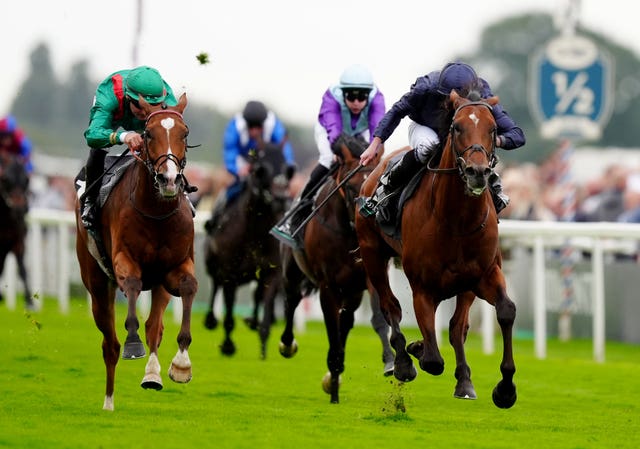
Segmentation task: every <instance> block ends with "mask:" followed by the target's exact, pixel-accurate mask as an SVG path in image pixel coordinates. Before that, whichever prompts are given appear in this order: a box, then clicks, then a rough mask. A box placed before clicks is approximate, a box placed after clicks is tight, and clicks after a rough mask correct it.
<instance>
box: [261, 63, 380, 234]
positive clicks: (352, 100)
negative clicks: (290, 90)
mask: <svg viewBox="0 0 640 449" xmlns="http://www.w3.org/2000/svg"><path fill="white" fill-rule="evenodd" d="M384 112H385V103H384V95H383V94H382V92H380V90H379V89H378V88H377V86H376V85H375V84H374V82H373V76H372V75H371V72H370V71H369V70H368V69H367V68H366V67H364V66H362V65H359V64H355V65H351V66H349V67H347V68H346V69H345V70H344V71H343V72H342V75H341V76H340V81H339V83H337V84H335V85H332V86H330V87H329V88H328V89H327V90H326V91H325V93H324V95H323V96H322V103H321V104H320V111H319V113H318V122H317V123H316V125H315V129H314V135H315V141H316V145H317V146H318V152H319V153H320V157H319V159H318V163H317V165H316V166H315V168H314V169H313V171H312V172H311V175H310V176H309V180H308V181H307V184H306V185H305V187H304V188H303V189H302V193H301V194H300V200H299V201H298V203H297V204H296V205H295V206H294V208H295V209H296V210H295V212H293V214H291V219H290V222H285V223H283V224H282V225H280V226H277V227H274V228H273V229H272V234H273V235H274V236H275V237H276V238H278V239H279V240H282V241H283V242H284V243H288V244H289V245H295V243H294V240H293V237H295V236H292V235H291V233H292V232H293V231H295V230H296V229H297V228H298V226H300V224H301V223H302V222H303V221H304V219H305V218H306V217H307V216H308V215H309V213H310V212H311V206H312V201H311V196H312V195H313V194H315V192H316V191H317V190H318V188H319V187H320V186H321V185H322V184H323V183H324V180H325V178H326V177H327V175H328V174H329V172H330V167H331V165H332V163H333V161H334V160H335V151H339V149H337V148H335V145H334V144H335V142H336V140H338V137H340V135H341V134H347V135H350V136H360V137H362V139H363V140H364V141H365V142H371V139H372V138H373V132H374V130H375V129H376V127H377V126H378V123H379V122H380V120H381V119H382V117H383V116H384Z"/></svg>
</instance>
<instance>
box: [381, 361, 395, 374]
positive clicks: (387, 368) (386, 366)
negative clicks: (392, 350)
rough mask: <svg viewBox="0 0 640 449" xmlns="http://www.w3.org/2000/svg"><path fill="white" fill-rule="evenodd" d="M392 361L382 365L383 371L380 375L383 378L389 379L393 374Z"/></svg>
mask: <svg viewBox="0 0 640 449" xmlns="http://www.w3.org/2000/svg"><path fill="white" fill-rule="evenodd" d="M393 365H394V364H393V361H391V362H386V363H385V364H384V370H383V371H382V374H383V375H384V377H389V376H391V375H392V374H393Z"/></svg>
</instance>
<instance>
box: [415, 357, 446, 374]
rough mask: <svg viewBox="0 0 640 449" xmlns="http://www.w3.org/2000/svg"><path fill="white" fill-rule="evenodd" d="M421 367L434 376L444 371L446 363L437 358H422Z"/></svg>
mask: <svg viewBox="0 0 640 449" xmlns="http://www.w3.org/2000/svg"><path fill="white" fill-rule="evenodd" d="M420 368H421V369H422V370H423V371H426V372H427V373H429V374H431V375H433V376H439V375H440V374H442V373H443V372H444V363H443V362H440V361H435V360H431V361H428V362H425V361H423V360H420Z"/></svg>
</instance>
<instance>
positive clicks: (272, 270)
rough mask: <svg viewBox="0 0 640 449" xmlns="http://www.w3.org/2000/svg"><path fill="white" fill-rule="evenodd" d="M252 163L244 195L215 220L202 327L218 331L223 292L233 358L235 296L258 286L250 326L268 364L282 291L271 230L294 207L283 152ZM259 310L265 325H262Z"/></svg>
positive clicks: (271, 147)
mask: <svg viewBox="0 0 640 449" xmlns="http://www.w3.org/2000/svg"><path fill="white" fill-rule="evenodd" d="M249 163H250V172H249V175H248V176H247V178H246V180H245V185H244V188H243V190H242V192H240V193H239V195H238V197H237V198H235V199H234V200H233V202H232V203H231V204H228V205H226V206H225V209H224V211H223V212H222V213H218V214H215V215H216V216H217V217H218V218H217V219H216V220H215V221H214V223H213V225H211V226H209V227H208V232H207V237H206V240H205V248H204V251H205V263H206V266H207V272H208V274H209V276H210V277H211V280H212V289H211V296H210V298H211V299H210V301H209V310H208V311H207V314H206V316H205V322H204V324H205V327H206V328H208V329H214V328H215V327H216V326H217V323H218V320H217V319H216V317H215V315H214V312H213V307H214V301H215V297H216V294H217V292H218V289H219V288H220V287H222V292H223V296H224V303H225V316H224V331H225V337H224V341H223V342H222V344H221V345H220V350H221V352H222V353H223V354H225V355H229V356H231V355H233V354H235V352H236V345H235V343H234V342H233V340H232V339H231V333H232V332H233V329H234V328H235V319H234V316H233V312H234V305H235V301H236V290H237V289H238V287H240V286H242V285H245V284H248V283H250V282H253V281H256V283H257V284H256V286H255V289H254V291H253V300H254V308H253V315H252V317H251V318H247V319H246V321H247V323H248V324H249V325H250V327H251V328H252V329H258V331H259V335H260V355H261V357H262V358H263V359H264V358H266V345H267V340H268V338H269V333H270V330H271V325H272V323H273V320H274V318H273V309H274V301H275V298H276V296H277V295H278V293H279V292H280V290H281V286H282V278H281V276H280V271H279V267H280V262H279V253H278V244H277V242H276V241H275V240H274V239H272V238H271V237H270V236H269V230H270V229H271V227H272V226H273V225H274V224H276V222H277V221H278V220H279V219H280V217H282V215H283V214H284V211H285V209H286V208H287V206H288V204H289V202H290V196H289V193H288V188H289V181H290V180H291V177H292V176H293V170H292V167H289V166H287V164H286V161H285V159H284V156H283V154H282V148H281V146H280V145H276V144H273V143H268V142H265V143H264V144H263V145H262V149H259V150H257V151H256V152H255V153H254V154H251V155H250V160H249ZM261 305H262V308H263V316H262V320H260V319H259V310H260V306H261Z"/></svg>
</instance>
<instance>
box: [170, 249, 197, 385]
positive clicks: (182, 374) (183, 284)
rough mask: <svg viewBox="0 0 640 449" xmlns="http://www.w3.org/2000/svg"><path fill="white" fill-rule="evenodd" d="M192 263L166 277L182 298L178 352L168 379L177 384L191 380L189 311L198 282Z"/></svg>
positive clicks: (186, 263)
mask: <svg viewBox="0 0 640 449" xmlns="http://www.w3.org/2000/svg"><path fill="white" fill-rule="evenodd" d="M193 273H194V267H193V261H191V260H189V261H188V262H185V263H184V264H183V265H182V267H181V268H180V269H179V270H177V272H173V273H170V274H169V276H168V279H169V283H170V285H178V289H177V290H178V294H179V295H180V298H182V322H181V323H180V331H179V332H178V338H177V339H176V340H177V342H178V352H177V353H176V355H175V356H173V359H171V366H170V367H169V378H170V379H171V380H172V381H174V382H178V383H187V382H189V381H190V380H191V375H192V374H191V360H190V359H189V346H190V345H191V309H192V307H193V300H194V298H195V296H196V293H197V292H198V280H197V279H196V277H195V276H194V275H193Z"/></svg>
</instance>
